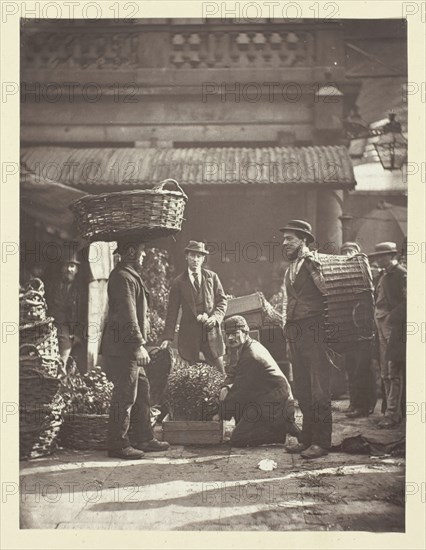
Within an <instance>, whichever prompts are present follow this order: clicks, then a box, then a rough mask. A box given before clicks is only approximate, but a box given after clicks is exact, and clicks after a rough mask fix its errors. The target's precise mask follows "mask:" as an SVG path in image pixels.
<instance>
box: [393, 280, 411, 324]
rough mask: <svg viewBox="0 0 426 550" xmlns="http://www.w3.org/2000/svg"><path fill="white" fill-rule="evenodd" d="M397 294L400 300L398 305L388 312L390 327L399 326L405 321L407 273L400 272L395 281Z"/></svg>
mask: <svg viewBox="0 0 426 550" xmlns="http://www.w3.org/2000/svg"><path fill="white" fill-rule="evenodd" d="M396 284H397V285H398V287H399V288H397V292H398V294H399V296H400V298H401V300H400V301H399V302H398V304H397V305H396V306H395V307H394V308H393V309H392V310H391V311H390V312H389V317H388V320H389V322H390V324H391V325H395V324H399V323H401V322H404V321H405V317H406V307H407V272H406V271H401V273H400V275H399V277H398V279H397V280H396Z"/></svg>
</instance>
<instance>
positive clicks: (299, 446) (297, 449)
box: [285, 443, 309, 455]
mask: <svg viewBox="0 0 426 550" xmlns="http://www.w3.org/2000/svg"><path fill="white" fill-rule="evenodd" d="M308 448H309V445H307V444H306V443H296V445H288V447H286V448H285V450H286V451H287V452H288V453H290V454H292V455H295V454H299V453H301V452H302V451H304V450H305V449H308Z"/></svg>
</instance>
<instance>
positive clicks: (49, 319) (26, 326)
mask: <svg viewBox="0 0 426 550" xmlns="http://www.w3.org/2000/svg"><path fill="white" fill-rule="evenodd" d="M54 320H55V319H54V318H53V317H47V318H46V319H44V320H41V321H31V322H30V323H25V324H23V325H19V330H26V329H29V328H34V327H38V326H40V325H46V324H47V323H52V322H53V321H54Z"/></svg>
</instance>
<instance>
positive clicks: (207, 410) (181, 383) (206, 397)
mask: <svg viewBox="0 0 426 550" xmlns="http://www.w3.org/2000/svg"><path fill="white" fill-rule="evenodd" d="M223 381H224V375H223V374H221V373H220V372H219V371H218V370H217V369H215V368H214V367H212V366H210V365H208V364H207V363H196V364H195V365H188V364H186V365H185V364H184V363H181V364H180V365H179V367H177V368H175V369H174V370H173V371H172V373H171V375H170V378H169V381H168V385H167V390H166V392H167V399H168V402H169V407H170V412H171V415H172V417H173V420H212V418H213V416H214V415H216V414H218V412H219V399H218V396H219V392H220V389H221V387H222V385H223Z"/></svg>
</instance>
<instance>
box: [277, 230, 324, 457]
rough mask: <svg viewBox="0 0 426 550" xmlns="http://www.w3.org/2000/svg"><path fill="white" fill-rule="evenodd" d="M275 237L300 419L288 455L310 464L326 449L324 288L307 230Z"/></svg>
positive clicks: (319, 266) (284, 314) (285, 232)
mask: <svg viewBox="0 0 426 550" xmlns="http://www.w3.org/2000/svg"><path fill="white" fill-rule="evenodd" d="M280 231H281V232H282V233H283V248H284V252H285V254H286V256H287V258H288V259H289V260H290V262H291V263H290V266H289V267H288V269H287V270H286V272H285V275H284V285H283V287H284V304H283V306H284V307H283V316H284V330H285V336H286V339H287V342H288V345H289V352H290V361H291V363H292V367H293V378H294V389H295V396H296V398H297V400H298V403H299V407H300V409H301V412H302V415H303V425H302V435H301V442H300V443H299V444H297V445H294V446H293V447H288V448H287V451H288V452H290V453H300V455H301V456H302V457H303V458H306V459H315V458H319V457H321V456H325V455H327V454H328V450H329V449H330V447H331V432H332V417H331V393H330V361H329V359H328V356H327V352H326V345H325V331H324V321H325V309H324V304H325V302H324V295H325V294H326V288H325V282H324V278H323V275H322V271H321V264H320V261H319V258H318V254H317V253H316V252H312V251H311V250H310V249H309V248H308V245H309V244H311V243H312V242H314V241H315V237H314V236H313V234H312V228H311V225H310V224H309V223H308V222H306V221H304V220H292V221H290V222H288V224H287V225H286V226H285V227H282V228H281V229H280Z"/></svg>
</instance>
